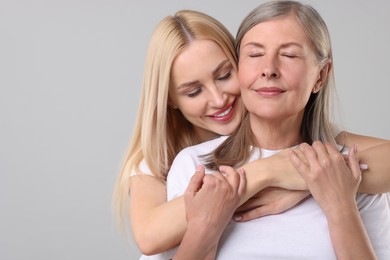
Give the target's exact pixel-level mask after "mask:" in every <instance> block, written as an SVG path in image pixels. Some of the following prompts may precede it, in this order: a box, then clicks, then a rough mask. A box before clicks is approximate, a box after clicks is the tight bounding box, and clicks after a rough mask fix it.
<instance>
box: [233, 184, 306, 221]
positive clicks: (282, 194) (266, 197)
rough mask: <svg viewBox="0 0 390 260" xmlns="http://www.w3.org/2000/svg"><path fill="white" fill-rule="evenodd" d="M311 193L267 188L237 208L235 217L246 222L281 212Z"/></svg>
mask: <svg viewBox="0 0 390 260" xmlns="http://www.w3.org/2000/svg"><path fill="white" fill-rule="evenodd" d="M309 195H310V192H309V191H291V190H285V189H281V188H276V187H269V188H265V189H264V190H262V191H260V192H259V193H257V194H256V195H255V196H253V197H252V198H250V199H249V200H248V201H247V202H245V203H244V204H242V205H241V206H240V207H239V208H237V210H236V212H235V214H234V217H233V219H234V220H235V221H238V222H244V221H248V220H252V219H256V218H260V217H263V216H267V215H275V214H280V213H282V212H284V211H286V210H288V209H290V208H292V207H294V206H295V205H296V204H298V203H299V202H301V201H302V200H303V199H305V198H306V197H307V196H309Z"/></svg>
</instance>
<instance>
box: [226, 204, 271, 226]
mask: <svg viewBox="0 0 390 260" xmlns="http://www.w3.org/2000/svg"><path fill="white" fill-rule="evenodd" d="M272 214H274V213H273V209H272V206H269V205H265V206H261V207H258V208H255V209H252V210H249V211H246V212H242V213H239V214H234V216H233V219H234V220H235V221H237V222H245V221H249V220H253V219H256V218H260V217H264V216H267V215H272Z"/></svg>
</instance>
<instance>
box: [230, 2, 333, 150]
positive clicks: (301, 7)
mask: <svg viewBox="0 0 390 260" xmlns="http://www.w3.org/2000/svg"><path fill="white" fill-rule="evenodd" d="M284 15H294V17H295V18H296V19H297V21H298V22H299V23H300V24H301V25H302V28H303V30H304V32H305V33H306V35H307V37H308V39H309V41H310V42H311V44H312V47H313V49H314V51H315V55H316V58H317V61H318V63H319V64H321V63H326V62H332V47H331V41H330V36H329V31H328V28H327V26H326V24H325V22H324V20H323V19H322V17H321V15H320V14H319V13H318V12H317V11H316V10H315V9H314V8H313V7H311V6H309V5H305V4H302V3H300V2H296V1H270V2H267V3H264V4H261V5H259V6H258V7H256V8H255V9H253V10H252V11H251V12H250V13H249V14H248V15H247V16H246V17H245V18H244V20H243V21H242V23H241V25H240V27H239V29H238V32H237V37H236V46H235V49H236V53H237V55H238V57H239V55H240V47H241V41H242V39H243V37H244V36H245V34H246V33H247V32H248V31H249V30H250V29H252V28H253V27H254V26H256V25H257V24H259V23H262V22H266V21H269V20H272V19H275V18H278V17H280V16H284ZM334 92H335V86H334V76H333V66H332V67H331V70H330V71H329V75H328V78H327V79H326V81H325V82H324V85H323V87H322V88H321V90H320V91H319V92H318V93H316V94H312V96H311V97H310V100H309V102H308V104H307V105H306V108H305V115H304V118H303V121H302V126H301V135H302V138H303V140H305V141H307V142H309V143H310V142H312V141H315V140H320V141H326V142H332V143H335V140H334V136H333V134H332V129H331V128H332V127H331V124H330V121H329V120H330V119H329V117H330V114H331V113H330V112H331V111H330V108H331V107H332V106H330V104H329V103H330V101H331V100H333V98H331V97H332V96H333V95H334Z"/></svg>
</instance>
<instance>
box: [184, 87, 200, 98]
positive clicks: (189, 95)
mask: <svg viewBox="0 0 390 260" xmlns="http://www.w3.org/2000/svg"><path fill="white" fill-rule="evenodd" d="M201 92H202V89H201V88H196V89H195V90H193V91H191V92H190V93H188V94H187V96H188V97H196V96H197V95H199V94H200V93H201Z"/></svg>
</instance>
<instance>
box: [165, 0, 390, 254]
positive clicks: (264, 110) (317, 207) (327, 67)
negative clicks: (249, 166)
mask: <svg viewBox="0 0 390 260" xmlns="http://www.w3.org/2000/svg"><path fill="white" fill-rule="evenodd" d="M237 43H238V44H237V51H238V52H239V54H240V55H239V73H238V75H239V80H240V85H241V96H242V99H243V102H244V104H245V107H246V108H247V109H248V113H247V115H246V116H245V117H244V119H243V121H242V123H241V125H240V127H239V128H238V130H237V131H235V132H234V133H233V134H232V135H231V136H229V137H219V138H217V139H214V140H212V141H208V142H205V143H202V144H199V145H196V146H193V147H189V148H186V149H184V150H183V151H182V152H180V153H179V154H178V156H177V157H176V158H175V160H174V162H173V164H172V167H171V170H170V172H169V175H168V180H167V187H168V198H174V197H176V196H178V195H180V194H182V193H183V192H184V190H185V189H186V187H187V184H188V181H187V180H188V179H189V177H190V176H191V175H192V174H193V172H194V169H193V168H192V167H191V166H192V165H197V164H201V163H204V157H202V155H204V154H207V153H209V152H211V151H213V150H214V149H215V148H216V150H214V152H213V153H212V154H211V155H210V156H209V157H208V158H207V160H206V166H207V167H208V168H209V169H210V170H216V169H218V167H220V165H231V166H234V167H240V166H241V165H243V164H244V163H246V162H248V161H252V160H255V159H258V158H266V157H268V156H271V155H273V154H275V153H278V152H279V151H280V150H281V149H286V148H288V147H292V148H291V150H290V154H291V160H292V161H293V162H294V165H295V166H296V167H297V168H298V169H299V171H300V172H301V174H302V176H303V177H304V179H305V180H306V182H307V185H308V187H309V190H310V192H311V193H312V195H313V198H308V199H307V200H305V201H303V202H302V203H300V204H299V205H297V206H296V207H294V208H293V209H290V210H289V211H287V212H285V213H283V214H279V215H273V216H268V217H264V218H262V219H257V220H253V221H249V222H246V223H237V222H232V223H230V224H229V225H228V226H227V227H226V230H225V232H224V233H223V235H222V238H221V239H220V238H219V237H215V239H220V240H219V241H220V244H219V245H218V254H217V258H220V259H241V258H245V259H280V258H283V259H376V257H375V254H377V257H378V258H379V259H388V258H389V257H390V251H389V248H388V245H389V243H390V221H389V220H390V210H389V208H388V205H387V200H386V195H384V194H383V195H364V194H358V195H357V198H356V200H355V196H356V192H357V188H358V185H359V182H360V171H359V168H358V164H357V159H356V152H357V146H355V145H354V146H353V147H352V149H351V150H350V152H349V155H348V161H347V165H348V166H349V167H347V165H346V164H345V162H344V159H343V157H342V156H341V154H340V153H339V150H338V149H336V146H335V144H336V140H335V138H334V135H333V133H332V131H331V124H330V122H329V119H328V110H329V107H328V103H329V97H330V92H331V90H332V88H333V87H334V86H333V82H332V73H333V71H332V53H331V45H330V38H329V35H328V31H327V28H326V25H325V23H324V22H323V20H322V18H321V17H320V15H319V14H318V13H317V12H316V11H315V10H314V9H313V8H311V7H310V6H307V5H303V4H300V3H298V2H293V1H273V2H269V3H266V4H263V5H261V6H259V7H258V8H256V9H255V10H253V11H252V12H251V13H250V14H249V15H248V16H247V17H246V18H245V19H244V21H243V22H242V24H241V26H240V29H239V33H238V36H237ZM316 140H319V141H321V142H319V141H316ZM302 142H307V143H309V144H312V146H310V145H308V144H305V143H303V144H302ZM322 142H326V143H327V144H323V143H322ZM297 146H298V148H295V147H297ZM195 176H196V175H195ZM202 188H203V187H202V186H201V185H198V187H196V189H195V190H198V192H202ZM189 189H190V190H191V188H189ZM186 203H187V204H188V206H187V208H189V209H191V207H192V204H193V203H194V201H193V200H192V199H187V200H186ZM197 203H199V201H198V202H197ZM204 203H207V201H206V200H205V202H204ZM359 213H360V215H361V217H362V218H360V215H359ZM188 214H189V216H188V218H189V219H190V220H191V219H192V217H191V214H193V212H192V211H190V212H189V213H188ZM198 214H199V213H198ZM217 217H218V216H217ZM195 219H196V218H195ZM220 221H224V218H223V217H222V218H221V219H220ZM363 222H364V225H365V226H363ZM206 223H207V222H206ZM203 225H204V223H203ZM190 226H191V229H192V230H196V227H193V226H192V225H191V223H189V227H190ZM198 229H201V230H202V225H199V224H198ZM328 229H329V230H328ZM366 229H367V232H366ZM198 232H199V233H201V232H200V231H198ZM367 233H368V234H367ZM186 235H187V234H186ZM369 238H370V239H371V242H372V245H371V243H370V241H369ZM195 241H196V240H195ZM184 242H185V243H186V244H187V242H188V240H183V244H182V245H181V247H183V246H186V244H184ZM196 242H197V241H196ZM194 245H195V246H198V247H197V248H198V249H199V248H201V247H200V246H199V245H202V243H201V242H200V243H193V244H192V246H194ZM214 249H216V247H215V248H214ZM199 251H200V250H199ZM211 251H212V250H210V249H209V252H211ZM192 252H196V250H194V249H192ZM181 253H182V251H181V250H179V251H178V255H179V254H181ZM209 255H212V254H209ZM178 257H179V256H178Z"/></svg>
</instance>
